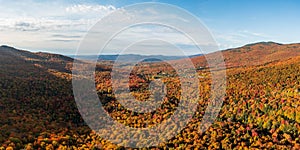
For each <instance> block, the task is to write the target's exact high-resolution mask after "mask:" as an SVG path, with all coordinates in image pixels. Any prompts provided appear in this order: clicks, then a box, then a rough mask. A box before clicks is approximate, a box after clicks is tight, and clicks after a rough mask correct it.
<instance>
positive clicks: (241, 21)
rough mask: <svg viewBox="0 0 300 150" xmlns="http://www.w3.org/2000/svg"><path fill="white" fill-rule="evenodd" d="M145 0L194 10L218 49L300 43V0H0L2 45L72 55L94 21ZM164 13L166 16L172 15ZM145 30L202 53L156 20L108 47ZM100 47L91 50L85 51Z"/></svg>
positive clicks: (114, 46) (156, 36) (115, 47)
mask: <svg viewBox="0 0 300 150" xmlns="http://www.w3.org/2000/svg"><path fill="white" fill-rule="evenodd" d="M142 2H160V3H167V4H172V5H175V6H178V7H180V8H183V9H185V10H187V11H188V12H190V13H191V14H193V15H195V16H196V17H197V18H199V19H200V20H201V21H202V23H203V24H204V25H205V27H206V28H208V30H209V31H210V32H211V34H212V36H213V37H214V39H215V41H216V43H217V45H218V46H219V49H217V50H222V49H228V48H234V47H239V46H243V45H246V44H249V43H255V42H261V41H274V42H278V43H300V39H299V35H300V27H299V25H300V19H299V16H300V9H299V8H300V1H297V0H273V1H267V0H265V1H262V0H251V1H246V0H197V1H196V0H195V1H192V0H191V1H184V0H156V1H144V0H126V1H124V0H85V1H81V0H77V1H75V0H60V1H59V0H52V1H44V0H26V1H25V0H19V1H7V0H6V1H4V0H0V4H1V5H0V10H1V12H0V35H1V36H0V45H9V46H13V47H17V48H21V49H26V50H31V51H45V52H52V53H59V54H65V55H73V54H75V53H76V50H77V48H78V46H79V44H80V43H81V40H82V39H83V37H84V36H85V35H86V33H87V32H88V31H89V29H91V27H93V25H95V23H97V22H98V21H101V19H102V18H103V17H105V16H107V15H109V14H111V13H112V12H114V11H118V10H120V9H122V8H123V7H125V6H127V5H132V4H136V3H142ZM158 15H160V14H158ZM170 16H171V15H170ZM164 17H165V18H164V19H168V16H164ZM112 26H113V25H112ZM144 34H146V35H147V36H149V38H161V39H164V40H166V41H170V43H175V44H176V45H177V46H179V47H181V48H182V49H184V50H185V51H186V53H187V54H189V55H193V54H198V53H199V51H196V50H194V49H193V48H192V47H193V43H191V42H190V41H188V40H186V39H184V38H178V37H180V33H177V32H176V31H173V30H171V29H167V28H165V27H152V26H139V27H134V28H130V29H128V30H126V31H124V32H122V34H120V36H119V37H116V40H115V43H116V44H111V45H113V46H112V49H111V51H110V50H109V51H110V52H108V53H112V54H113V53H119V52H118V51H114V50H115V49H118V50H119V49H122V47H120V46H119V47H118V46H116V45H122V42H124V41H126V40H128V39H132V40H133V41H134V40H138V39H139V37H141V36H142V35H144ZM103 36H105V35H103ZM152 42H153V41H152ZM112 43H113V42H112ZM158 43H164V44H166V43H165V42H158ZM143 44H144V45H145V42H142V44H141V45H143ZM151 44H152V43H151ZM151 44H149V43H148V45H147V46H149V45H151ZM202 44H203V45H205V43H202ZM156 46H157V45H156ZM200 46H201V45H200ZM134 47H138V46H134ZM157 47H159V46H157ZM167 47H170V46H167ZM160 48H163V46H161V47H160ZM139 49H141V50H132V51H131V52H130V53H141V54H152V53H153V51H149V52H147V51H145V50H142V49H143V47H141V46H139ZM217 50H210V51H208V52H212V51H217ZM162 51H163V50H158V51H157V52H155V54H159V53H160V52H161V54H163V55H172V53H170V52H165V53H163V52H162ZM97 53H98V52H95V51H87V52H86V53H85V54H87V55H88V54H97Z"/></svg>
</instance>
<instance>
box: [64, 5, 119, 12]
mask: <svg viewBox="0 0 300 150" xmlns="http://www.w3.org/2000/svg"><path fill="white" fill-rule="evenodd" d="M65 10H66V11H67V12H69V13H91V12H100V13H102V14H108V13H110V12H112V11H114V10H116V7H115V6H112V5H107V6H104V5H82V4H78V5H73V6H69V7H67V8H66V9H65Z"/></svg>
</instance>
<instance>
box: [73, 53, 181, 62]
mask: <svg viewBox="0 0 300 150" xmlns="http://www.w3.org/2000/svg"><path fill="white" fill-rule="evenodd" d="M70 57H72V58H77V59H83V60H95V59H96V58H98V60H104V61H115V60H117V59H118V61H124V62H130V61H132V62H134V61H147V62H158V61H162V60H177V59H182V58H185V57H186V56H163V55H138V54H124V55H100V56H97V55H80V56H75V55H70Z"/></svg>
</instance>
